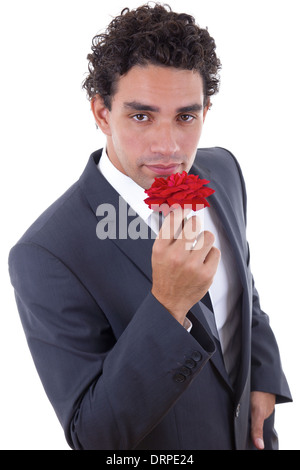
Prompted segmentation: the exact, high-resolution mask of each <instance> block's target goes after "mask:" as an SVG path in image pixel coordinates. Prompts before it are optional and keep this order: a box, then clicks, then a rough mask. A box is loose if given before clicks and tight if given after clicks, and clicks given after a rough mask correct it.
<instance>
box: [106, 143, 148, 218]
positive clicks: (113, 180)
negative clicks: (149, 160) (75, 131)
mask: <svg viewBox="0 0 300 470" xmlns="http://www.w3.org/2000/svg"><path fill="white" fill-rule="evenodd" d="M98 168H99V170H100V172H101V173H102V175H103V176H104V178H105V179H106V180H107V181H108V182H109V183H110V184H111V186H112V187H113V188H114V189H115V190H116V191H117V192H118V193H119V194H120V196H121V197H122V198H123V199H124V200H125V201H126V202H127V204H128V205H129V206H130V207H131V208H132V209H133V210H134V211H135V212H136V213H137V214H138V215H139V216H140V217H141V218H142V219H143V220H144V221H146V220H147V219H148V217H149V216H150V215H151V214H152V212H153V211H152V210H151V209H150V208H149V207H148V206H147V205H146V204H145V202H144V199H146V197H147V195H146V193H145V190H144V188H142V187H141V186H139V185H138V184H137V183H136V182H135V181H133V180H132V179H131V178H129V176H127V175H124V173H122V172H121V171H120V170H118V169H117V168H116V167H115V166H114V165H113V164H112V162H111V161H110V159H109V158H108V155H107V151H106V149H105V150H104V151H103V152H102V155H101V158H100V161H99V163H98Z"/></svg>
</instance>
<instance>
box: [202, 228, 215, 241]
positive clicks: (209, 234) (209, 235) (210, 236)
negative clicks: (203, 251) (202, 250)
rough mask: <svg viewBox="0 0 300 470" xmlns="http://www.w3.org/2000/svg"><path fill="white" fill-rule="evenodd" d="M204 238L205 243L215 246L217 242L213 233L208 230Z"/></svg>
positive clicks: (204, 233)
mask: <svg viewBox="0 0 300 470" xmlns="http://www.w3.org/2000/svg"><path fill="white" fill-rule="evenodd" d="M203 237H204V243H205V244H207V245H213V244H214V242H215V236H214V234H213V233H212V232H209V231H208V230H205V231H204V232H203Z"/></svg>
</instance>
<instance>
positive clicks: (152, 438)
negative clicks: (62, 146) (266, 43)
mask: <svg viewBox="0 0 300 470" xmlns="http://www.w3.org/2000/svg"><path fill="white" fill-rule="evenodd" d="M100 157H101V150H99V151H97V152H95V153H94V154H92V155H91V157H90V159H89V162H88V164H87V166H86V168H85V170H84V172H83V174H82V176H81V177H80V179H79V180H78V181H77V182H76V183H75V184H74V185H73V186H72V187H71V188H70V189H69V190H68V191H67V192H66V193H65V194H64V195H63V196H62V197H61V198H60V199H58V200H57V201H56V202H55V203H54V204H53V205H52V206H51V207H50V208H48V209H47V210H46V212H44V213H43V214H42V215H41V216H40V217H39V219H38V220H37V221H36V222H35V223H34V224H33V225H32V226H31V227H30V228H29V230H28V231H27V232H26V233H25V234H24V235H23V237H22V238H21V240H20V241H19V242H18V243H17V244H16V246H14V248H13V249H12V250H11V253H10V259H9V266H10V276H11V282H12V284H13V286H14V289H15V295H16V301H17V305H18V309H19V313H20V317H21V320H22V324H23V327H24V330H25V334H26V337H27V340H28V345H29V348H30V350H31V353H32V356H33V359H34V362H35V365H36V368H37V370H38V373H39V375H40V378H41V380H42V383H43V385H44V388H45V391H46V393H47V395H48V397H49V399H50V401H51V403H52V405H53V407H54V409H55V412H56V414H57V416H58V418H59V420H60V422H61V424H62V426H63V428H64V431H65V434H66V439H67V441H68V443H69V445H70V446H71V447H72V448H75V449H115V450H116V449H151V450H153V449H155V450H159V449H163V450H178V449H186V450H187V449H215V450H217V449H248V448H252V445H251V442H250V437H249V404H250V402H249V396H250V391H251V390H260V391H265V392H271V393H274V394H276V395H277V402H284V401H290V400H291V396H290V392H289V388H288V385H287V382H286V379H285V376H284V374H283V372H282V369H281V363H280V357H279V352H278V347H277V344H276V341H275V338H274V335H273V333H272V331H271V329H270V326H269V320H268V316H267V315H266V314H265V313H263V312H262V311H261V309H260V304H259V297H258V294H257V291H256V289H255V287H254V283H253V279H252V275H251V272H250V268H249V250H248V244H247V241H246V233H245V226H246V193H245V187H244V182H243V178H242V175H241V171H240V168H239V166H238V164H237V162H236V160H235V158H234V157H233V156H232V154H231V153H230V152H228V151H226V150H224V149H221V148H211V149H201V150H199V151H198V153H197V156H196V159H195V163H194V166H193V168H192V170H191V172H192V173H196V174H199V175H200V177H201V178H207V179H208V180H210V181H211V184H210V186H211V187H213V188H214V189H215V190H216V192H215V194H214V195H213V196H211V197H210V203H211V205H213V206H214V208H215V209H216V211H217V213H218V215H219V217H220V220H221V222H222V223H223V225H224V228H225V230H226V232H227V235H228V238H229V240H230V242H231V244H232V247H233V251H234V254H235V257H236V263H237V266H238V270H239V275H240V279H241V283H242V286H243V298H242V309H241V339H242V351H241V354H240V357H239V363H238V364H237V367H238V378H237V382H236V386H235V387H234V388H233V387H232V385H231V383H230V381H229V379H228V376H227V373H226V370H225V368H224V364H223V360H222V356H221V354H220V351H219V349H218V347H216V345H215V343H214V339H213V335H212V334H211V331H210V329H209V326H208V324H207V323H206V320H205V317H204V315H203V311H202V309H201V303H199V304H197V305H195V306H194V307H193V308H192V309H191V311H190V312H189V317H190V319H191V320H192V323H193V328H192V331H191V333H190V334H189V333H188V332H187V331H185V329H184V328H183V327H182V326H181V325H180V324H179V323H178V322H177V321H176V320H175V319H174V318H173V317H172V316H171V315H170V314H169V313H168V312H167V311H166V310H165V308H164V307H163V306H162V305H161V304H160V303H159V302H158V301H157V300H156V299H155V298H154V297H153V296H152V294H151V292H150V291H151V252H152V245H153V242H154V240H153V238H152V239H151V238H149V239H141V238H139V239H137V240H131V239H118V238H116V239H109V238H107V239H106V240H100V239H99V238H98V237H97V236H96V226H97V223H98V220H97V216H96V211H97V207H98V206H99V205H100V204H103V203H109V204H113V205H114V206H115V208H116V211H117V215H118V202H119V195H118V194H117V192H116V191H115V190H114V189H113V188H112V187H111V186H110V184H109V183H108V182H107V181H106V180H105V178H104V177H103V176H102V175H101V174H100V172H99V171H98V169H97V167H96V163H97V162H98V161H99V158H100ZM129 222H130V217H129ZM141 223H142V224H143V223H144V222H142V221H141ZM117 233H118V230H117ZM265 443H266V448H276V446H277V437H276V433H275V431H274V429H273V416H271V418H269V419H268V420H267V421H266V422H265Z"/></svg>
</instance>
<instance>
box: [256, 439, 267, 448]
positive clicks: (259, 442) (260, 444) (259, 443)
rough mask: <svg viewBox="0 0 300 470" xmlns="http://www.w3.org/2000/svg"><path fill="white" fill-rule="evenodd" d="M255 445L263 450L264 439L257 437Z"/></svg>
mask: <svg viewBox="0 0 300 470" xmlns="http://www.w3.org/2000/svg"><path fill="white" fill-rule="evenodd" d="M255 445H256V447H257V448H258V449H261V450H263V449H264V448H265V444H264V441H263V440H262V439H260V438H259V437H258V438H257V439H255Z"/></svg>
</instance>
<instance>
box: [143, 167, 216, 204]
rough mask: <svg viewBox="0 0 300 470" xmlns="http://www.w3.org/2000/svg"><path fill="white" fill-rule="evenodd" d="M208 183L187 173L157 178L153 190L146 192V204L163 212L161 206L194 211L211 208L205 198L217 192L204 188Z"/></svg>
mask: <svg viewBox="0 0 300 470" xmlns="http://www.w3.org/2000/svg"><path fill="white" fill-rule="evenodd" d="M208 183H209V181H207V180H201V179H200V178H199V176H198V175H188V174H187V172H186V171H184V172H183V173H176V174H172V175H170V176H168V177H167V178H155V180H154V183H153V184H152V186H151V188H149V189H146V190H145V193H146V194H147V195H148V197H147V198H146V199H145V203H146V204H147V205H148V206H149V207H150V209H153V210H154V211H161V210H162V209H161V208H160V207H159V206H161V205H162V204H167V205H168V206H169V207H171V206H174V205H177V206H178V205H179V206H180V207H182V208H183V207H184V206H185V207H188V208H192V209H193V210H199V209H201V208H203V207H209V203H208V202H207V200H206V199H205V198H206V197H208V196H210V195H211V194H213V193H214V192H215V190H214V189H211V188H207V187H204V185H205V184H208ZM199 206H202V207H199Z"/></svg>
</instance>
